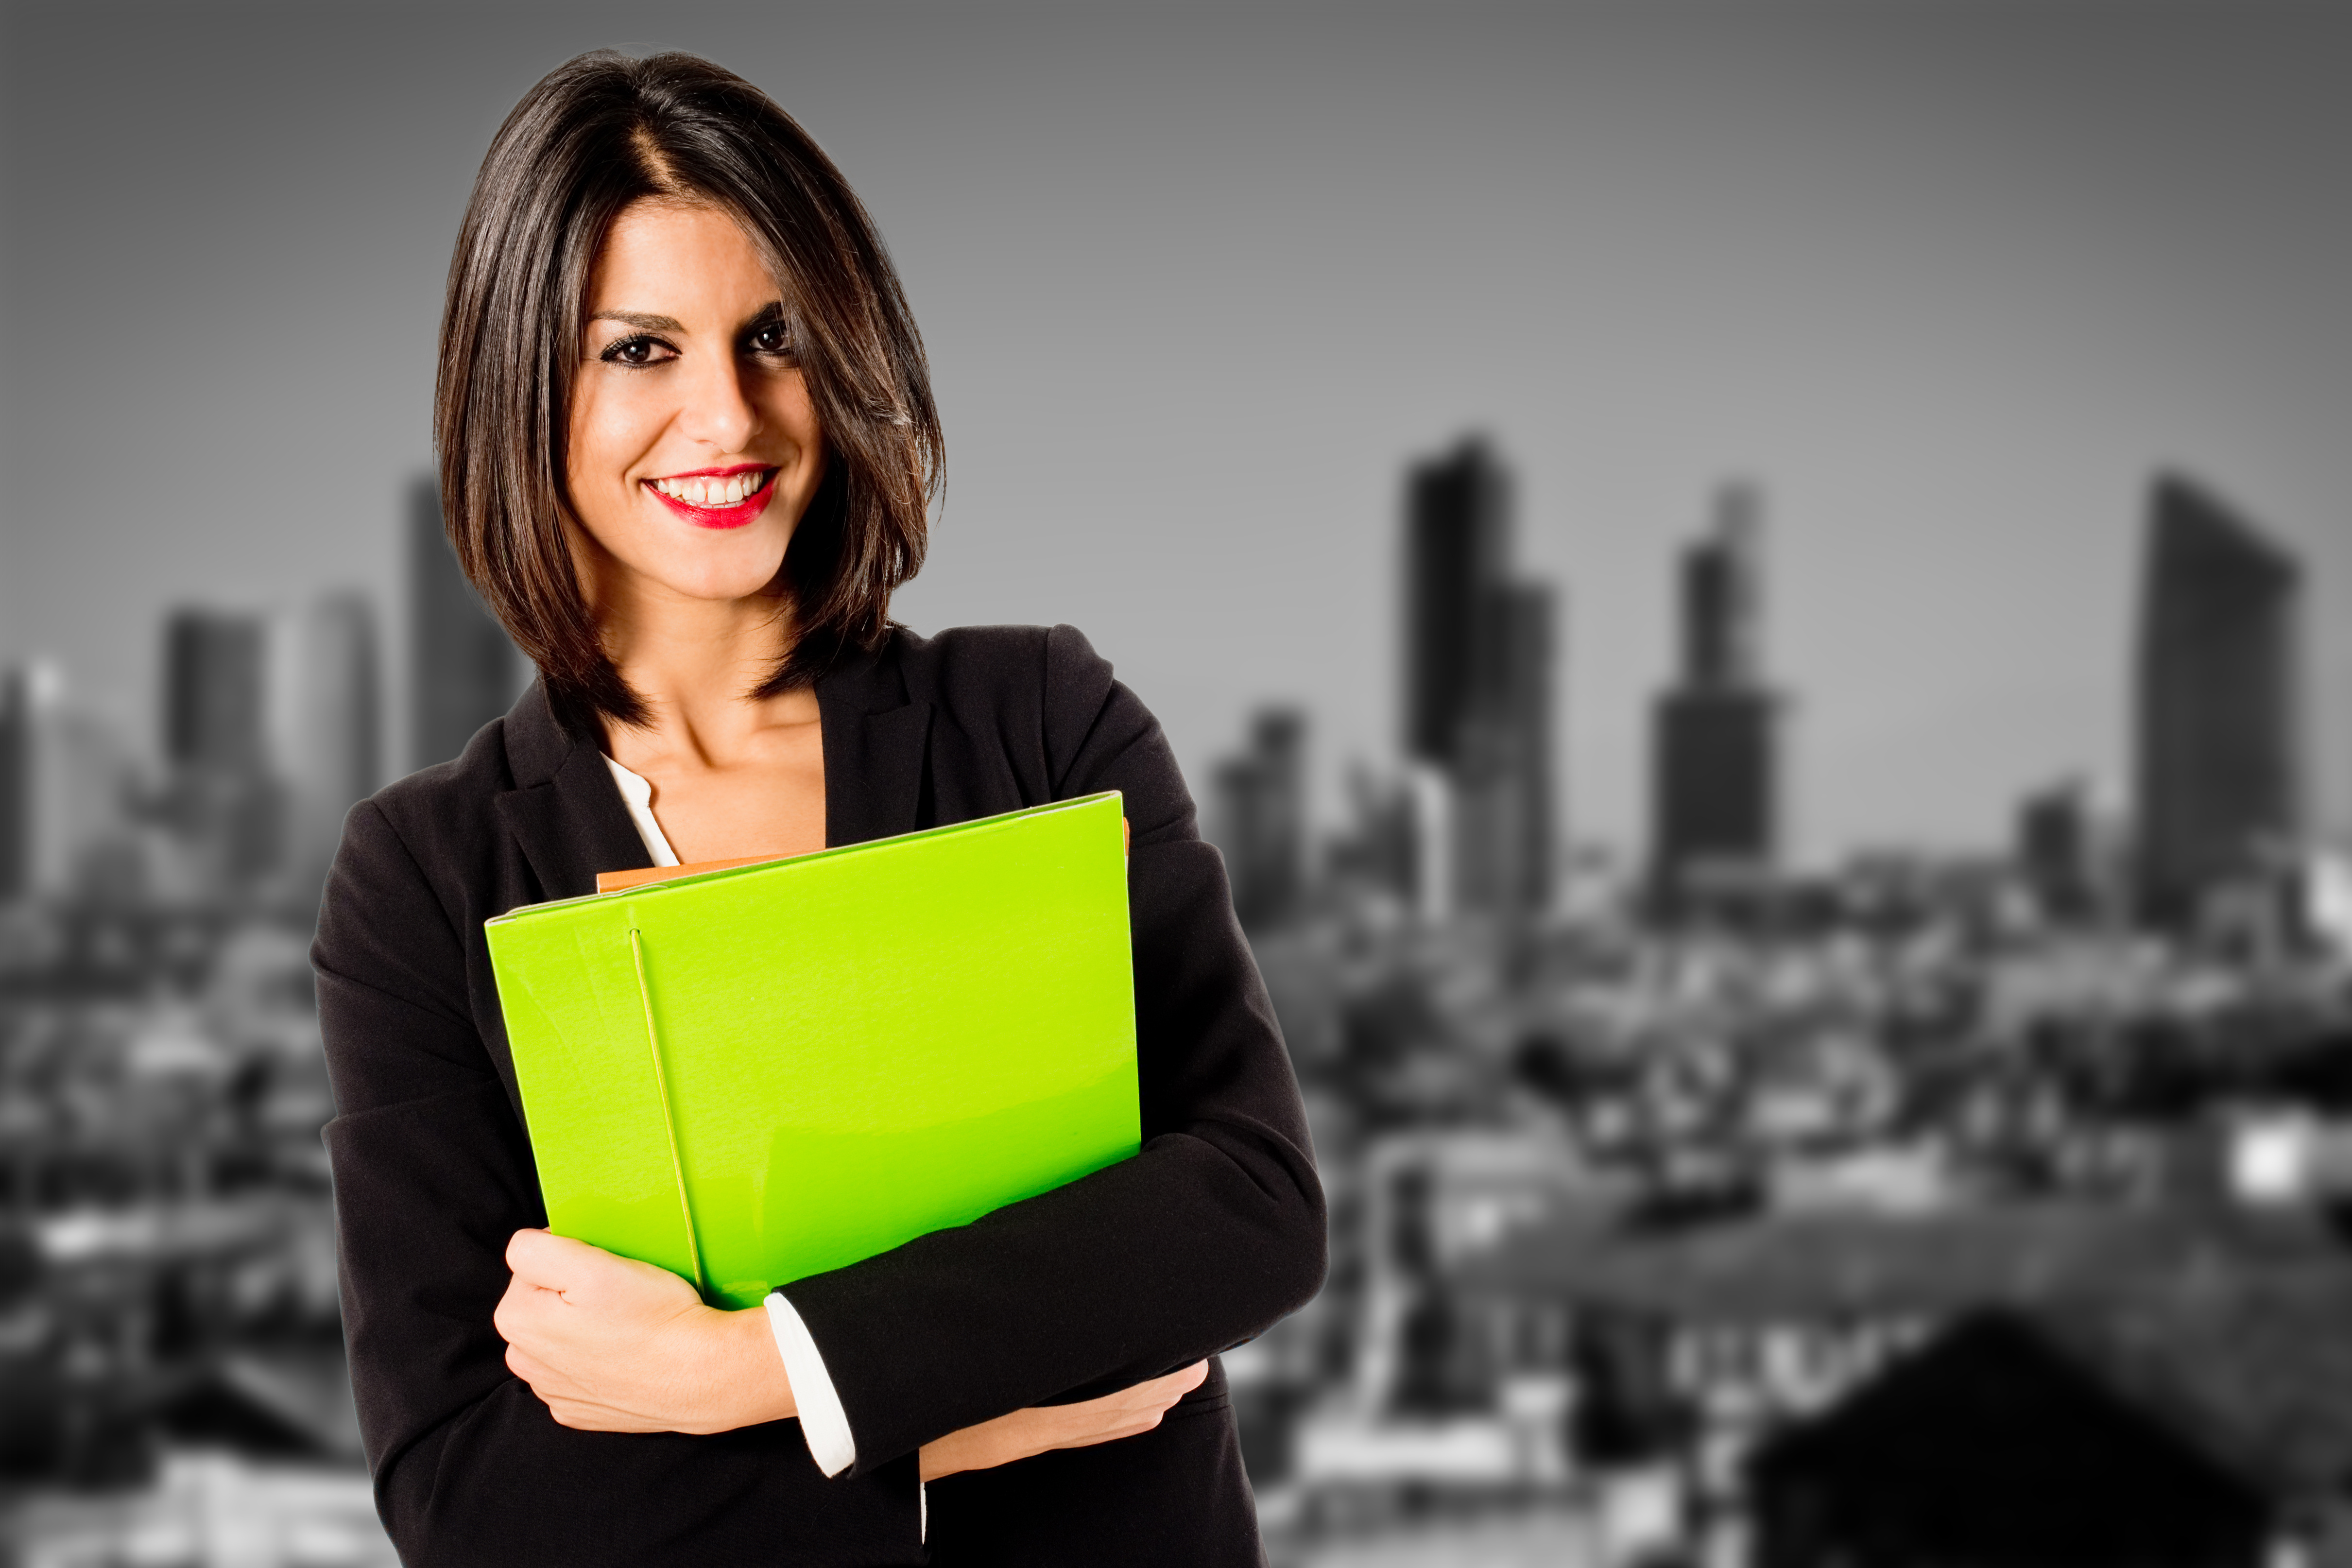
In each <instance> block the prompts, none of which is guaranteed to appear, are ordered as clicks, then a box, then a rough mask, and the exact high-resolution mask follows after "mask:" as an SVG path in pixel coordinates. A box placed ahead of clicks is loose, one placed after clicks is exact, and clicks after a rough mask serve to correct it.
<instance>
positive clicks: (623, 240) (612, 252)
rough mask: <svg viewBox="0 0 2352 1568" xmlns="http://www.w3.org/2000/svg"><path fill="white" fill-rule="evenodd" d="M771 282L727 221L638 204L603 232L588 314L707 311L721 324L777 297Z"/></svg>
mask: <svg viewBox="0 0 2352 1568" xmlns="http://www.w3.org/2000/svg"><path fill="white" fill-rule="evenodd" d="M777 293H778V290H777V288H776V280H775V279H774V278H773V277H772V276H771V275H770V274H769V271H768V268H767V264H766V263H765V262H763V261H762V260H761V258H760V252H759V250H758V248H757V247H755V246H753V245H752V243H751V239H750V237H748V236H746V235H745V234H744V232H743V230H742V227H741V226H740V225H739V224H738V223H737V222H736V221H735V218H734V217H733V216H732V215H731V214H730V213H728V212H726V211H724V210H723V209H721V208H719V207H715V206H708V205H699V204H689V203H685V202H677V201H641V202H636V203H634V204H632V205H630V206H628V207H626V208H625V209H624V210H623V211H622V213H621V216H618V217H616V218H614V220H613V226H612V227H611V228H610V229H609V230H607V231H606V233H605V236H604V246H603V247H602V248H600V249H599V250H598V251H597V253H596V264H595V266H594V268H592V269H591V271H590V273H589V278H588V300H587V304H588V309H589V310H590V311H591V312H593V311H597V310H628V311H632V312H635V313H637V314H641V315H642V314H646V313H656V314H660V315H665V316H676V317H677V318H678V319H679V320H680V321H688V323H689V324H691V321H692V318H693V316H695V315H698V314H704V313H713V312H715V313H716V314H718V315H719V316H720V317H723V318H727V319H728V321H729V324H730V325H731V324H733V321H735V320H740V316H741V314H742V313H743V312H744V310H746V309H747V308H748V309H749V310H757V309H759V308H760V307H761V306H762V305H765V304H766V303H767V302H768V301H770V300H773V299H775V298H776V297H777Z"/></svg>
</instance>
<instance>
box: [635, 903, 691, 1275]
mask: <svg viewBox="0 0 2352 1568" xmlns="http://www.w3.org/2000/svg"><path fill="white" fill-rule="evenodd" d="M629 962H630V963H633V964H635V966H636V971H637V1004H638V1005H639V1006H641V1007H643V1008H644V1009H645V1012H646V1055H648V1056H650V1057H652V1058H653V1062H654V1092H655V1093H656V1094H657V1095H659V1096H660V1097H661V1108H662V1131H663V1132H664V1133H665V1134H666V1135H667V1137H668V1139H669V1173H670V1176H671V1178H672V1179H673V1180H675V1181H676V1182H677V1215H678V1218H679V1219H680V1220H682V1221H683V1222H685V1225H686V1256H687V1258H688V1259H689V1260H690V1261H691V1262H692V1263H693V1265H694V1284H695V1288H696V1289H698V1290H700V1291H701V1292H702V1294H703V1296H704V1298H705V1299H706V1300H707V1299H708V1298H709V1295H710V1276H709V1271H708V1270H707V1269H705V1268H703V1267H702V1244H701V1242H700V1241H698V1239H696V1237H695V1234H694V1205H693V1203H692V1202H691V1201H690V1200H689V1199H688V1197H687V1194H686V1162H685V1161H683V1160H681V1159H679V1158H678V1154H677V1109H676V1107H675V1106H673V1105H672V1104H671V1102H670V1098H669V1075H668V1074H667V1073H665V1072H664V1071H662V1054H661V1037H660V1035H659V1034H657V1033H656V1031H655V1029H654V998H653V993H652V992H651V991H649V990H647V989H646V946H645V941H644V939H643V938H642V937H640V936H639V935H638V934H637V928H636V927H635V926H634V925H633V926H631V927H630V928H629Z"/></svg>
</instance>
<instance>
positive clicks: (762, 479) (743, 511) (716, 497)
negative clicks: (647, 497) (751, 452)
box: [643, 463, 782, 529]
mask: <svg viewBox="0 0 2352 1568" xmlns="http://www.w3.org/2000/svg"><path fill="white" fill-rule="evenodd" d="M781 471H782V470H780V469H777V468H769V467H768V466H767V465H765V464H763V463H746V464H742V465H740V467H737V468H704V469H701V470H699V471H698V472H696V473H691V474H673V475H666V476H664V477H663V478H661V479H646V480H645V481H643V482H644V484H645V488H646V490H647V491H649V492H650V493H651V494H652V496H653V498H654V499H655V500H657V501H659V502H661V503H662V505H664V506H666V507H667V508H669V510H672V511H674V512H676V513H677V515H678V516H680V517H682V518H684V519H686V521H688V522H690V523H692V524H694V526H695V527H697V528H717V529H728V528H741V527H743V526H744V525H745V524H746V523H749V522H751V521H755V520H756V519H757V518H758V517H759V515H760V514H761V512H763V511H765V510H768V502H769V500H771V499H772V498H773V497H774V495H775V493H776V475H777V474H778V473H779V472H781ZM681 492H682V493H681ZM728 498H740V499H728Z"/></svg>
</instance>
